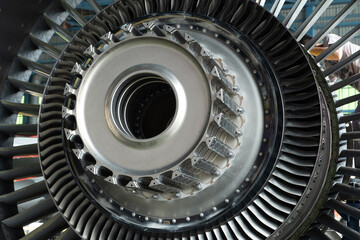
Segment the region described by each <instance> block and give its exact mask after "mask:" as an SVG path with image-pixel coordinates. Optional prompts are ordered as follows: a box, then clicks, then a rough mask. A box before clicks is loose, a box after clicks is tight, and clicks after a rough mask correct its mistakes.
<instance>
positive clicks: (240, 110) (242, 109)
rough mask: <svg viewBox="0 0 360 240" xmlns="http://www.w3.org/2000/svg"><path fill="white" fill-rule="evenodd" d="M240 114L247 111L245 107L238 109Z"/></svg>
mask: <svg viewBox="0 0 360 240" xmlns="http://www.w3.org/2000/svg"><path fill="white" fill-rule="evenodd" d="M236 111H237V112H238V113H239V114H243V113H244V112H245V110H244V108H242V107H240V108H238V109H237V110H236Z"/></svg>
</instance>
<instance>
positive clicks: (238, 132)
mask: <svg viewBox="0 0 360 240" xmlns="http://www.w3.org/2000/svg"><path fill="white" fill-rule="evenodd" d="M235 135H236V136H238V137H241V136H242V135H243V132H242V131H241V130H237V131H236V132H235Z"/></svg>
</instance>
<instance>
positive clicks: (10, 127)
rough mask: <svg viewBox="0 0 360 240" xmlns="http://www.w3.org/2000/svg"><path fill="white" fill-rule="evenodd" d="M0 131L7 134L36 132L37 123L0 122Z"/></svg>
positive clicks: (31, 134) (31, 133)
mask: <svg viewBox="0 0 360 240" xmlns="http://www.w3.org/2000/svg"><path fill="white" fill-rule="evenodd" d="M0 132H1V133H4V134H6V135H8V136H14V135H27V136H34V135H36V134H37V124H22V125H20V124H0Z"/></svg>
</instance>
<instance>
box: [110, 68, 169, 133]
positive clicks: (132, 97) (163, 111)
mask: <svg viewBox="0 0 360 240" xmlns="http://www.w3.org/2000/svg"><path fill="white" fill-rule="evenodd" d="M111 101H112V104H111V105H112V107H111V110H112V114H111V115H112V118H113V119H112V120H113V122H114V123H115V125H116V127H117V129H118V130H119V131H120V132H121V133H122V134H124V135H126V136H127V137H130V138H135V139H149V138H153V137H156V136H158V135H160V134H161V133H162V132H164V131H165V130H166V129H167V128H168V127H169V125H170V124H171V123H172V120H173V118H174V116H175V112H176V98H175V93H174V91H173V89H172V87H171V86H170V84H169V83H168V82H167V81H166V80H165V79H164V78H162V77H161V76H158V75H155V74H151V73H142V74H138V75H135V76H132V77H131V78H129V79H128V80H126V81H125V82H124V83H122V84H120V86H119V87H118V89H116V92H115V94H114V95H113V98H112V100H111Z"/></svg>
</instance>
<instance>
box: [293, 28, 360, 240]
mask: <svg viewBox="0 0 360 240" xmlns="http://www.w3.org/2000/svg"><path fill="white" fill-rule="evenodd" d="M340 38H341V37H340V36H338V35H336V34H329V35H327V36H326V37H325V38H324V39H323V43H321V44H317V45H316V46H315V47H314V48H313V49H311V50H310V53H311V54H312V55H314V56H318V55H320V54H321V53H322V52H323V51H325V50H326V49H327V48H328V47H330V46H331V45H332V44H334V43H335V42H336V41H338V40H339V39H340ZM310 39H311V36H310V35H307V36H305V37H304V38H303V39H302V40H301V41H300V42H301V43H302V44H306V43H307V42H308V41H310ZM359 50H360V46H358V45H356V44H353V43H351V42H347V43H345V44H344V45H343V46H342V47H340V48H339V49H337V50H336V51H335V52H334V53H333V54H331V55H330V56H329V57H327V58H326V59H325V61H324V69H328V68H330V67H332V66H333V65H335V64H337V63H338V62H339V61H342V60H344V59H346V58H347V57H349V56H351V55H352V54H354V53H355V52H357V51H359ZM357 74H359V79H360V59H357V60H355V61H354V62H352V63H351V64H349V65H347V66H345V67H344V68H342V69H340V70H339V71H337V72H335V73H333V74H331V75H330V76H329V79H330V81H331V82H332V83H333V82H335V81H336V80H337V79H339V80H340V81H341V80H345V79H348V78H349V77H352V76H354V75H357ZM351 86H352V87H354V88H355V89H356V90H357V91H358V92H360V81H358V82H356V83H354V84H352V85H351ZM357 112H360V100H359V101H358V104H357V107H356V109H355V113H357ZM352 124H353V131H355V132H356V131H360V119H359V120H356V121H353V123H352ZM354 149H360V139H359V140H354ZM354 160H355V162H354V164H355V167H356V168H360V158H355V159H354ZM350 185H352V186H354V187H360V179H351V180H350ZM347 204H349V205H351V206H353V207H356V208H359V209H360V201H359V199H353V200H348V201H347ZM342 217H343V218H344V219H345V220H346V221H347V224H348V226H349V227H351V228H352V229H354V230H355V231H358V232H359V219H356V218H354V217H352V216H348V215H344V214H342ZM343 240H350V239H349V238H347V237H343Z"/></svg>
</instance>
